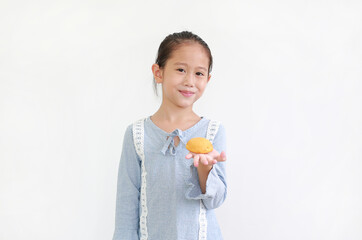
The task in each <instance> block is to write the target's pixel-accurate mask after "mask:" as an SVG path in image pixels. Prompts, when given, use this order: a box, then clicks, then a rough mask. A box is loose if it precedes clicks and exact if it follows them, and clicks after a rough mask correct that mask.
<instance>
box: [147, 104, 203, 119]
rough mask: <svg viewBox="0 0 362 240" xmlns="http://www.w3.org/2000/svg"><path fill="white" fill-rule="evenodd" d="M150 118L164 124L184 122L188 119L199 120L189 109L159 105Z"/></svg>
mask: <svg viewBox="0 0 362 240" xmlns="http://www.w3.org/2000/svg"><path fill="white" fill-rule="evenodd" d="M152 118H155V119H158V120H161V121H166V122H171V123H172V122H173V123H174V122H185V121H187V120H190V119H199V118H200V117H199V116H198V115H197V114H196V113H195V112H194V111H193V110H192V107H190V108H180V107H177V106H167V105H166V104H161V106H160V108H159V109H158V110H157V112H156V113H155V114H154V115H153V116H152Z"/></svg>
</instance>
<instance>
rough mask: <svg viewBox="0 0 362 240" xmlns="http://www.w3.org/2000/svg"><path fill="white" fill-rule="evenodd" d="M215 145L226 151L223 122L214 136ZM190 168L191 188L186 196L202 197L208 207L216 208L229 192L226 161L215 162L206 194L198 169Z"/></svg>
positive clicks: (218, 149)
mask: <svg viewBox="0 0 362 240" xmlns="http://www.w3.org/2000/svg"><path fill="white" fill-rule="evenodd" d="M213 147H214V149H215V150H216V151H218V152H219V153H221V152H222V151H226V134H225V128H224V126H223V125H221V124H220V126H219V130H218V132H217V134H216V136H215V138H214V141H213ZM190 170H191V176H190V179H189V185H190V188H189V191H188V192H187V193H186V197H187V198H188V199H202V201H203V203H204V205H205V208H206V209H214V208H218V207H219V206H221V204H222V203H223V202H224V200H225V198H226V194H227V183H226V171H225V162H218V163H216V164H214V166H213V168H212V169H211V170H210V172H209V175H208V177H207V181H206V192H205V193H204V194H202V192H201V188H200V183H199V180H198V173H197V169H196V168H195V167H194V166H193V165H191V166H190Z"/></svg>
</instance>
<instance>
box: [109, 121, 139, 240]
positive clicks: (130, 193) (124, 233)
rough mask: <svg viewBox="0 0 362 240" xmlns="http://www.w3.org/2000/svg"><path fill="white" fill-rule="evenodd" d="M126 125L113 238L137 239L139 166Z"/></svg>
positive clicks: (119, 239)
mask: <svg viewBox="0 0 362 240" xmlns="http://www.w3.org/2000/svg"><path fill="white" fill-rule="evenodd" d="M140 164H141V163H140V160H139V158H138V156H137V153H136V151H135V148H134V145H133V134H132V125H130V126H128V128H127V130H126V132H125V135H124V140H123V148H122V154H121V159H120V163H119V169H118V181H117V197H116V214H115V230H114V234H113V240H139V236H138V229H139V197H140V186H141V167H140Z"/></svg>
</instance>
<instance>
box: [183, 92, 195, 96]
mask: <svg viewBox="0 0 362 240" xmlns="http://www.w3.org/2000/svg"><path fill="white" fill-rule="evenodd" d="M179 92H180V93H181V94H182V95H183V96H185V97H191V96H193V95H194V94H195V93H193V92H190V91H179Z"/></svg>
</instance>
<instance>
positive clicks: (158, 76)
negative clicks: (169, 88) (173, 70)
mask: <svg viewBox="0 0 362 240" xmlns="http://www.w3.org/2000/svg"><path fill="white" fill-rule="evenodd" d="M152 73H153V77H154V78H155V80H156V83H162V82H163V79H162V69H161V68H160V66H159V65H158V64H156V63H155V64H153V65H152Z"/></svg>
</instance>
